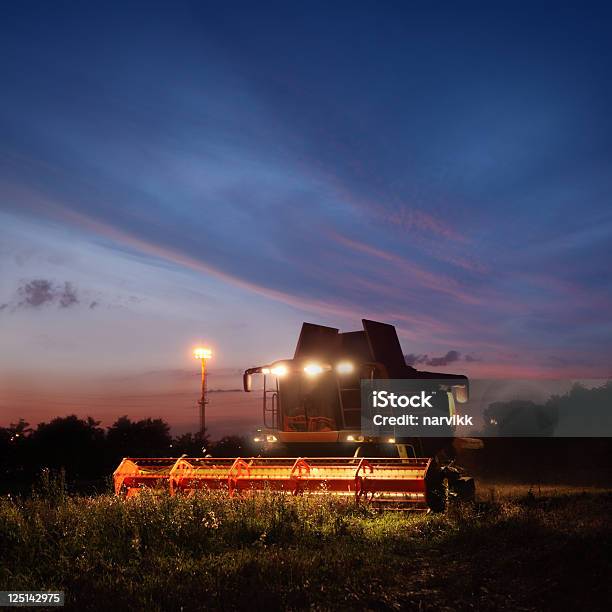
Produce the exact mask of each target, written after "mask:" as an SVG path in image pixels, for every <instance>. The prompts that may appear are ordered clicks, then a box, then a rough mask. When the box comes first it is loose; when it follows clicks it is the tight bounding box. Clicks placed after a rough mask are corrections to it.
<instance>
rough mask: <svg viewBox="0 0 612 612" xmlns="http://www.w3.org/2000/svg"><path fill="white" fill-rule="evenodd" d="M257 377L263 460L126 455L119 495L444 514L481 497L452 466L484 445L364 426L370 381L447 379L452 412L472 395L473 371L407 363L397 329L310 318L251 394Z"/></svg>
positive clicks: (247, 379) (247, 383)
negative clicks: (202, 496)
mask: <svg viewBox="0 0 612 612" xmlns="http://www.w3.org/2000/svg"><path fill="white" fill-rule="evenodd" d="M254 375H261V376H263V427H262V428H261V429H260V430H258V431H257V434H256V435H255V437H254V439H253V441H254V443H255V444H256V445H257V453H256V454H258V456H254V457H250V458H242V457H238V458H234V459H225V458H214V457H204V458H189V457H180V458H178V459H176V458H175V459H172V458H165V459H146V458H141V459H132V458H125V459H123V461H122V462H121V464H120V465H119V467H118V468H117V469H116V470H115V473H114V482H115V491H116V493H117V494H122V495H126V496H127V497H130V496H132V495H135V494H137V493H138V492H139V491H140V490H141V489H142V488H143V487H147V488H155V489H162V490H168V491H169V492H170V493H171V494H176V493H182V494H190V493H192V492H194V491H197V490H205V489H208V490H211V489H212V490H224V491H227V492H228V494H229V495H230V496H231V495H235V494H247V493H253V492H257V491H265V490H272V491H281V492H285V493H289V494H293V495H298V494H302V493H307V494H310V495H316V494H332V495H337V496H344V497H353V498H354V499H355V500H356V501H358V502H364V503H373V504H375V505H377V506H379V507H385V508H390V509H391V508H393V509H420V510H427V509H431V510H434V511H441V510H444V508H445V507H446V503H447V501H448V500H449V498H451V497H461V498H471V497H473V495H474V482H473V480H472V479H471V478H467V477H464V476H462V473H461V472H462V471H461V470H460V469H459V468H457V467H456V466H455V465H454V454H455V452H454V451H455V449H456V448H457V447H458V446H463V447H467V448H478V447H479V445H481V443H480V441H478V440H472V439H466V438H452V437H446V438H408V439H400V438H397V439H396V438H392V437H386V438H383V439H380V438H376V437H372V436H367V435H364V434H363V433H362V431H361V388H360V381H361V380H362V379H406V380H417V381H420V380H427V381H429V382H430V383H431V382H433V381H437V380H440V379H443V380H444V381H445V385H444V387H443V388H442V387H441V388H440V390H441V391H442V392H443V393H444V394H445V395H446V397H447V399H448V411H449V414H451V415H452V414H454V406H455V400H457V401H458V402H465V401H467V398H468V387H469V383H468V379H467V378H466V377H465V376H461V375H455V374H440V373H435V372H420V371H417V370H416V369H414V368H412V367H410V366H407V365H406V362H405V359H404V356H403V353H402V350H401V346H400V343H399V340H398V337H397V333H396V331H395V328H394V327H393V326H392V325H387V324H385V323H378V322H375V321H367V320H363V330H362V331H355V332H346V333H340V332H339V331H338V330H337V329H335V328H331V327H324V326H322V325H313V324H310V323H304V324H303V326H302V331H301V334H300V338H299V340H298V344H297V348H296V350H295V355H294V357H293V359H284V360H282V361H275V362H273V363H270V364H267V365H263V366H259V367H255V368H250V369H248V370H246V371H245V373H244V390H245V391H247V392H250V391H251V388H252V377H253V376H254ZM451 435H452V433H451Z"/></svg>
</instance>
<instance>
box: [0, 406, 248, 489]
mask: <svg viewBox="0 0 612 612" xmlns="http://www.w3.org/2000/svg"><path fill="white" fill-rule="evenodd" d="M183 454H187V455H189V456H192V457H194V456H196V457H202V456H204V455H206V454H212V455H215V456H225V457H231V456H239V455H243V456H244V455H245V454H248V450H247V448H246V443H245V441H244V440H243V439H242V438H239V437H237V436H227V437H225V438H222V439H220V440H218V441H216V442H211V440H210V439H209V437H208V436H207V435H204V436H202V435H200V434H199V433H196V434H192V433H187V434H182V435H180V436H177V437H173V436H172V435H171V433H170V427H169V425H168V424H167V423H166V422H165V421H163V420H162V419H150V418H148V419H142V420H140V421H132V420H130V419H129V418H128V417H127V416H123V417H121V418H119V419H117V421H115V422H114V423H113V424H112V425H111V426H110V427H107V428H103V427H101V426H100V422H99V421H96V420H94V419H93V418H91V417H87V418H85V419H82V418H79V417H77V416H76V415H70V416H67V417H57V418H55V419H53V420H51V421H49V422H48V423H40V424H39V425H38V426H37V427H36V428H31V427H30V426H29V424H28V423H27V422H25V421H24V420H23V419H20V420H19V422H18V423H12V424H11V425H10V426H9V427H0V493H6V492H10V491H17V492H27V491H28V490H29V489H30V488H31V487H32V484H33V483H35V481H36V480H37V478H38V477H39V475H40V474H41V472H42V471H43V470H45V469H48V470H51V471H53V472H60V471H61V472H63V474H64V476H65V480H66V482H67V483H68V486H69V487H70V488H73V489H75V490H90V491H94V490H101V489H103V488H104V487H105V486H106V484H107V483H108V479H109V478H110V476H111V474H112V472H113V470H114V469H115V468H116V467H117V465H118V464H119V462H120V461H121V459H122V458H123V457H179V456H181V455H183Z"/></svg>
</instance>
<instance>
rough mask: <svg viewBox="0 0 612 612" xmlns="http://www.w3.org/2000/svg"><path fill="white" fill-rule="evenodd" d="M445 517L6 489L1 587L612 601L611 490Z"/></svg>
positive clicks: (162, 601)
mask: <svg viewBox="0 0 612 612" xmlns="http://www.w3.org/2000/svg"><path fill="white" fill-rule="evenodd" d="M485 500H486V501H480V502H478V503H477V504H476V505H474V506H464V507H455V508H452V509H451V510H449V511H448V512H447V513H446V514H442V515H431V514H430V515H414V516H410V515H406V514H399V513H395V514H394V513H388V514H379V513H375V512H373V511H370V510H368V509H367V508H363V507H356V506H354V505H353V504H352V503H347V502H339V501H335V500H333V499H327V498H317V499H312V498H306V497H284V496H275V495H272V494H270V495H264V496H261V497H252V498H245V499H231V500H230V499H228V498H227V497H226V496H219V495H214V494H202V495H197V496H194V497H192V498H178V497H176V498H170V497H168V496H154V495H150V494H149V495H142V496H140V497H138V498H135V499H130V500H128V501H124V500H122V499H118V498H116V497H114V496H111V495H101V496H97V497H89V498H88V497H72V496H67V495H64V493H63V492H62V490H61V488H60V489H58V488H53V487H51V488H48V489H46V490H44V491H43V492H42V493H39V494H37V495H35V496H33V497H31V498H28V499H15V498H11V497H10V496H5V497H2V498H0V590H7V589H13V590H26V589H28V590H30V589H60V590H64V591H65V592H66V598H67V607H68V608H69V609H74V610H109V609H114V610H124V609H137V610H201V609H204V608H212V609H222V610H232V609H249V610H258V609H271V610H274V609H280V608H282V609H305V608H315V609H329V610H341V609H349V608H351V609H373V610H381V609H391V610H396V609H397V610H399V609H406V608H407V609H418V610H457V609H459V610H499V609H512V610H560V609H586V610H608V609H610V606H611V604H612V590H611V586H610V576H612V538H611V534H612V529H611V527H610V523H611V518H610V517H611V516H612V494H611V493H610V492H605V491H593V492H585V493H580V492H578V493H576V492H572V491H569V492H568V491H565V492H560V493H559V494H555V495H551V494H550V493H549V492H548V491H546V492H542V493H539V492H538V491H533V492H525V491H518V492H517V493H516V495H515V496H512V495H509V494H508V495H500V494H497V495H495V494H494V495H491V496H488V497H487V495H486V494H485Z"/></svg>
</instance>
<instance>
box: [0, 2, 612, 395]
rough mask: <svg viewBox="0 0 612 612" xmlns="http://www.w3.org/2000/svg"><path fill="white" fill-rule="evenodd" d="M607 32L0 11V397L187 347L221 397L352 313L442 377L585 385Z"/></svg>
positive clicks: (130, 9) (445, 22)
mask: <svg viewBox="0 0 612 612" xmlns="http://www.w3.org/2000/svg"><path fill="white" fill-rule="evenodd" d="M610 16H611V15H610V11H609V10H608V9H606V8H605V7H603V8H602V7H600V6H597V5H592V6H591V7H589V8H588V9H587V8H581V7H579V6H578V5H577V4H576V5H575V6H574V7H573V8H568V7H564V6H559V5H558V4H552V3H551V4H540V3H530V4H529V5H519V4H516V3H512V4H508V5H506V6H504V5H503V4H499V3H495V6H491V4H490V3H483V4H477V3H462V4H461V6H459V5H457V4H456V3H454V4H453V3H448V4H445V3H437V4H436V5H435V6H434V5H432V4H426V3H384V4H380V3H353V2H351V3H334V4H333V6H331V5H330V3H321V4H317V3H308V4H307V5H301V6H298V5H296V4H293V3H279V4H268V3H265V5H260V4H257V5H255V4H253V3H245V4H239V3H229V4H226V3H223V4H216V5H215V6H213V5H209V4H207V3H186V2H183V3H165V4H156V3H142V4H138V3H134V2H130V3H127V5H126V4H125V3H106V4H105V5H95V6H94V5H92V4H84V3H83V4H79V3H63V2H59V3H44V2H39V3H32V2H20V3H3V5H2V7H1V8H0V78H1V82H2V94H1V95H0V333H1V335H2V344H3V351H2V353H1V354H0V370H2V372H3V376H4V377H6V378H8V377H10V378H11V380H15V379H16V378H19V377H23V378H24V379H29V378H30V376H31V375H32V373H37V374H39V375H40V376H41V377H42V376H44V375H48V376H50V377H53V376H62V377H70V376H73V377H74V378H75V379H77V378H79V377H80V376H84V375H86V374H93V373H100V374H113V373H117V372H131V373H138V372H146V371H158V370H171V369H174V368H178V369H181V368H187V367H190V366H191V361H190V358H189V349H190V348H191V346H193V344H194V343H196V342H198V341H200V340H204V341H206V342H209V343H211V344H212V345H213V346H214V347H215V349H216V355H217V357H216V361H215V367H216V368H217V371H218V372H219V375H221V373H222V372H224V373H232V372H237V371H238V370H240V368H244V367H247V366H251V365H254V364H257V363H260V362H265V361H267V360H270V359H274V358H279V357H284V356H290V355H291V354H292V352H293V348H294V344H295V340H296V336H297V332H298V330H299V326H300V324H301V322H302V321H303V320H308V321H312V322H320V323H323V324H329V325H333V326H337V327H340V328H342V329H345V330H347V329H357V328H359V325H360V319H361V318H362V317H367V318H374V319H379V320H384V321H387V322H390V323H394V324H396V325H397V327H398V330H399V332H400V337H401V340H402V345H403V348H404V351H405V353H406V354H410V355H412V356H413V357H414V358H415V359H420V361H421V362H422V363H425V362H426V360H427V359H429V360H431V359H432V358H437V357H440V356H444V355H447V354H448V352H449V351H453V353H452V355H453V356H454V357H453V360H454V361H452V363H450V364H449V368H448V369H449V371H457V372H465V373H468V374H470V375H478V376H480V375H484V376H486V375H491V376H498V375H506V374H507V375H531V374H533V375H537V376H607V375H610V373H612V367H611V357H612V348H611V347H612V343H611V342H610V340H611V339H612V321H611V318H610V312H612V286H611V280H610V272H609V269H610V259H611V258H610V255H611V254H612V240H611V237H612V206H611V204H612V196H611V187H612V185H611V183H612V172H611V171H610V170H611V164H612V138H611V137H612V115H611V114H610V110H609V109H610V108H612V81H611V79H610V78H609V77H610V74H612V66H611V64H612V61H611V60H612V42H611V40H610V37H609V31H610V25H611V19H610ZM41 282H42V284H41ZM32 283H34V284H32ZM45 283H46V284H45ZM66 283H68V285H66ZM67 295H68V296H74V300H72V299H68V300H66V296H67ZM425 355H427V358H425V357H424V356H425ZM228 384H229V383H228Z"/></svg>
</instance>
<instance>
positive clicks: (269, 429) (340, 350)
mask: <svg viewBox="0 0 612 612" xmlns="http://www.w3.org/2000/svg"><path fill="white" fill-rule="evenodd" d="M255 374H260V375H262V377H263V426H262V428H261V429H260V430H258V431H257V433H256V435H255V436H254V442H255V443H256V444H258V445H259V446H260V448H261V451H262V452H263V453H266V454H272V455H273V454H277V453H285V454H286V453H290V454H295V453H297V454H299V455H307V454H315V455H317V454H318V455H320V454H321V453H322V452H323V453H326V454H330V455H337V454H341V455H346V454H356V455H362V454H363V453H364V452H366V453H368V454H371V453H372V452H376V453H378V454H382V455H385V456H393V455H395V456H399V457H407V456H411V455H412V456H414V455H415V454H423V452H424V450H423V448H422V447H423V445H424V443H425V446H427V447H429V449H428V450H429V451H430V449H431V446H432V443H431V441H425V440H420V439H419V440H415V439H408V440H400V439H396V438H395V437H389V436H387V437H384V438H375V437H372V436H367V435H364V434H363V433H362V431H361V386H360V385H361V380H363V379H366V380H367V379H408V380H431V381H433V380H440V379H444V382H445V383H446V385H445V387H444V389H443V391H444V392H445V393H446V397H447V402H448V411H449V413H450V414H453V413H454V404H455V401H458V402H465V401H467V397H468V388H469V383H468V379H467V378H466V377H465V376H461V375H456V374H440V373H436V372H421V371H418V370H416V369H415V368H413V367H411V366H408V365H406V361H405V358H404V355H403V353H402V349H401V346H400V342H399V339H398V337H397V333H396V330H395V327H394V326H393V325H388V324H385V323H379V322H377V321H368V320H366V319H364V320H363V329H362V330H360V331H352V332H344V333H341V332H340V331H339V330H338V329H336V328H333V327H325V326H323V325H313V324H312V323H304V324H303V325H302V331H301V333H300V337H299V340H298V343H297V346H296V349H295V354H294V356H293V359H283V360H280V361H275V362H273V363H270V364H266V365H263V366H258V367H254V368H249V369H248V370H246V371H245V372H244V381H243V382H244V390H245V391H251V389H252V379H253V375H255ZM445 442H446V443H448V442H449V440H446V441H445ZM436 444H437V446H444V445H443V444H442V445H441V441H440V440H438V441H437V443H436ZM389 445H391V446H392V447H393V448H385V447H388V446H389ZM281 449H282V450H281ZM440 450H442V448H438V449H435V452H439V451H440ZM435 452H434V453H433V454H435ZM428 454H432V453H431V452H428Z"/></svg>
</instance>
